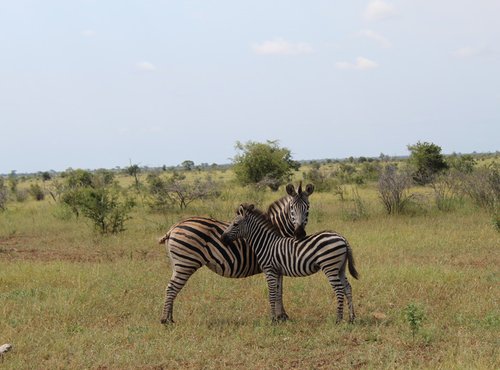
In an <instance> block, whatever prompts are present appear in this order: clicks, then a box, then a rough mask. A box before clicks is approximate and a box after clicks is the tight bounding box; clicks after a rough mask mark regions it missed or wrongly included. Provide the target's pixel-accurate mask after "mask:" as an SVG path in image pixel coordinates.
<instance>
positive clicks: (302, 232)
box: [286, 182, 314, 239]
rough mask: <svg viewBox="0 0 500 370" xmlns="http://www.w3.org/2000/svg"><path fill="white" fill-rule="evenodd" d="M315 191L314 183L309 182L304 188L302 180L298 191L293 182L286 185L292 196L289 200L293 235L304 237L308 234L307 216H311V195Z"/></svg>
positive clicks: (299, 237)
mask: <svg viewBox="0 0 500 370" xmlns="http://www.w3.org/2000/svg"><path fill="white" fill-rule="evenodd" d="M313 191H314V185H313V184H307V185H306V189H305V190H302V182H300V183H299V187H298V189H297V191H295V187H294V186H293V185H292V184H288V185H287V186H286V192H287V193H288V195H289V196H290V197H291V198H290V202H289V207H290V212H289V218H290V221H291V223H292V225H293V235H294V236H295V237H296V238H298V239H302V238H304V237H305V236H306V225H307V218H308V216H309V195H311V194H312V193H313Z"/></svg>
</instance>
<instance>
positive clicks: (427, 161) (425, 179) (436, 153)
mask: <svg viewBox="0 0 500 370" xmlns="http://www.w3.org/2000/svg"><path fill="white" fill-rule="evenodd" d="M408 150H409V151H410V153H411V154H410V158H409V160H408V162H409V163H410V165H411V166H413V168H414V171H413V180H414V181H415V182H416V183H417V184H419V185H425V184H428V183H429V182H430V181H432V178H433V177H434V175H436V174H438V173H439V172H441V171H443V170H446V169H447V168H448V164H447V163H446V162H445V160H444V157H443V155H442V154H441V147H440V146H438V145H436V144H433V143H428V142H423V143H421V142H420V141H419V142H417V143H416V144H414V145H408Z"/></svg>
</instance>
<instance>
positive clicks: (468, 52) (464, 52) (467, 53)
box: [453, 46, 483, 58]
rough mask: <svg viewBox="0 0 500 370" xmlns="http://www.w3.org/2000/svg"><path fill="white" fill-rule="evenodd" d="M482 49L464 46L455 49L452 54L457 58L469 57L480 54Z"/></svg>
mask: <svg viewBox="0 0 500 370" xmlns="http://www.w3.org/2000/svg"><path fill="white" fill-rule="evenodd" d="M482 53H483V50H482V49H480V48H473V47H471V46H464V47H463V48H460V49H457V50H455V52H454V53H453V56H455V57H457V58H471V57H476V56H478V55H481V54H482Z"/></svg>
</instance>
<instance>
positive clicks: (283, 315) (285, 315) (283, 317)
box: [276, 313, 289, 321]
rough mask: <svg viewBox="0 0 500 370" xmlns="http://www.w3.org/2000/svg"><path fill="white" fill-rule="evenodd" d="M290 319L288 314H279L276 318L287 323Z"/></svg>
mask: <svg viewBox="0 0 500 370" xmlns="http://www.w3.org/2000/svg"><path fill="white" fill-rule="evenodd" d="M288 319H289V317H288V315H287V314H286V313H282V314H279V315H278V316H277V317H276V320H277V321H287V320H288Z"/></svg>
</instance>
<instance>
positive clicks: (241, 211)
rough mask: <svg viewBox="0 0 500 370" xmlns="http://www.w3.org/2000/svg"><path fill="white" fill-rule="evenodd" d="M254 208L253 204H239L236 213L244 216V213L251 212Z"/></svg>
mask: <svg viewBox="0 0 500 370" xmlns="http://www.w3.org/2000/svg"><path fill="white" fill-rule="evenodd" d="M254 208H255V206H254V205H253V204H249V203H243V204H240V206H239V208H238V213H239V214H245V212H246V211H252V210H253V209H254Z"/></svg>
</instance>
